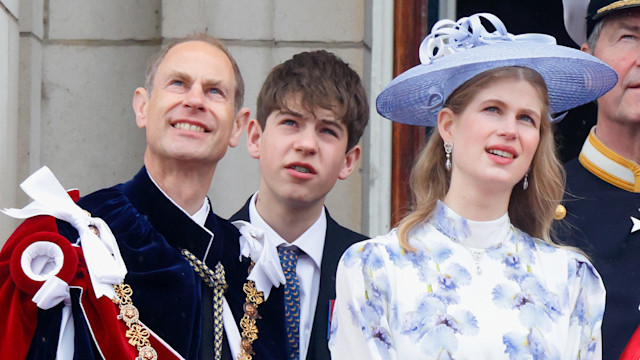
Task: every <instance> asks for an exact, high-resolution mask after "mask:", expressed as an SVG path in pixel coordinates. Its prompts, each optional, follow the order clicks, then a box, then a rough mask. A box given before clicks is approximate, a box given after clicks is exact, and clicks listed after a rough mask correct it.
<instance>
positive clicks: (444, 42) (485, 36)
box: [420, 13, 556, 65]
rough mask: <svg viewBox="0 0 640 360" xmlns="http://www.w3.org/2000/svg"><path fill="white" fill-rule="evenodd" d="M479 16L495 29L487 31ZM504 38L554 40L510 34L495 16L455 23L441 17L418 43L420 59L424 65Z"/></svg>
mask: <svg viewBox="0 0 640 360" xmlns="http://www.w3.org/2000/svg"><path fill="white" fill-rule="evenodd" d="M481 18H484V19H486V20H487V21H489V22H490V23H491V25H492V26H493V27H494V28H495V29H496V30H495V31H493V32H488V31H487V29H486V28H485V27H484V26H483V25H482V22H481ZM504 41H535V42H539V43H548V44H555V43H556V39H555V38H554V37H553V36H551V35H546V34H522V35H513V34H510V33H509V32H507V28H506V27H505V26H504V24H503V23H502V21H501V20H500V19H499V18H498V17H497V16H495V15H493V14H489V13H482V14H475V15H472V16H468V17H463V18H461V19H460V20H458V21H457V22H456V21H453V20H449V19H443V20H440V21H438V22H437V23H435V25H433V28H432V29H431V33H430V34H429V36H427V37H426V38H424V40H423V41H422V43H421V44H420V62H421V63H422V64H425V65H427V64H430V63H431V62H432V61H433V60H435V59H438V58H441V57H443V56H446V55H449V54H453V53H456V52H460V51H464V50H467V49H470V48H473V47H476V46H482V45H488V44H491V43H496V42H504Z"/></svg>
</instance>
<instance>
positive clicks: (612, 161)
mask: <svg viewBox="0 0 640 360" xmlns="http://www.w3.org/2000/svg"><path fill="white" fill-rule="evenodd" d="M595 129H596V127H595V126H594V127H593V128H591V131H590V132H589V136H588V137H587V140H586V141H585V142H584V145H583V146H582V151H581V152H580V156H579V157H578V160H579V161H580V164H582V166H584V167H585V169H587V170H588V171H589V172H591V173H593V174H594V175H595V176H597V177H598V178H600V179H602V180H603V181H606V182H608V183H609V184H611V185H613V186H616V187H619V188H621V189H623V190H626V191H630V192H635V193H638V192H640V167H639V166H638V164H636V163H635V162H633V161H632V160H629V159H627V158H625V157H623V156H621V155H619V154H617V153H616V152H614V151H613V150H611V149H610V148H608V147H607V146H606V145H604V144H603V143H602V142H601V141H600V140H599V139H598V138H597V137H596V133H595Z"/></svg>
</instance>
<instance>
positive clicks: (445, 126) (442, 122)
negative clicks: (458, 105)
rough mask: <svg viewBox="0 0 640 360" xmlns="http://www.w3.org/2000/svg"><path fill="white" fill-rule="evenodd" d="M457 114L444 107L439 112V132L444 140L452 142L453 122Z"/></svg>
mask: <svg viewBox="0 0 640 360" xmlns="http://www.w3.org/2000/svg"><path fill="white" fill-rule="evenodd" d="M455 118H456V114H454V113H453V111H452V110H451V109H449V108H442V110H440V112H439V113H438V132H439V133H440V137H442V140H444V142H451V141H452V139H453V131H452V130H453V123H454V120H455Z"/></svg>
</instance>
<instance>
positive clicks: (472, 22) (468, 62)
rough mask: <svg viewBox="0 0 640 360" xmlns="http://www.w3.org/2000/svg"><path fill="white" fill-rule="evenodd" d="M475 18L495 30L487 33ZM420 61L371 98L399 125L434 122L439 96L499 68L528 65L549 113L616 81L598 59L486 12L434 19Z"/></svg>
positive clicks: (592, 96) (594, 96)
mask: <svg viewBox="0 0 640 360" xmlns="http://www.w3.org/2000/svg"><path fill="white" fill-rule="evenodd" d="M481 18H484V19H486V21H488V22H490V23H491V24H492V25H493V27H494V28H495V31H493V32H491V33H490V32H488V31H487V30H486V29H485V27H484V26H483V25H482V23H481ZM420 62H421V63H422V64H420V65H417V66H415V67H413V68H411V69H409V70H407V71H405V72H404V73H402V74H400V75H398V76H397V77H396V78H395V79H393V80H392V81H391V83H389V85H387V86H386V87H385V89H384V90H383V91H382V93H380V95H379V96H378V98H377V101H376V107H377V110H378V113H380V115H382V116H384V117H386V118H387V119H389V120H393V121H396V122H400V123H403V124H410V125H421V126H435V125H436V124H437V116H438V113H439V112H440V110H441V109H442V106H443V104H444V102H445V100H446V99H447V98H448V97H449V95H451V93H452V92H453V91H454V90H455V89H456V88H458V87H459V86H460V85H462V84H463V83H464V82H466V81H467V80H469V79H471V78H472V77H474V76H476V75H478V74H480V73H482V72H485V71H487V70H490V69H494V68H499V67H504V66H523V67H528V68H531V69H533V70H535V71H537V72H538V73H539V74H540V75H542V77H543V78H544V81H545V83H546V85H547V90H548V92H549V107H550V112H551V113H552V114H558V113H561V112H564V111H567V110H569V109H572V108H574V107H576V106H579V105H582V104H585V103H588V102H590V101H593V100H595V99H597V98H599V97H600V96H602V95H604V94H605V93H606V92H608V91H609V90H611V88H613V86H615V84H616V82H617V81H618V76H617V74H616V72H615V71H614V70H613V69H611V67H609V66H608V65H607V64H605V63H604V62H602V61H601V60H599V59H597V58H595V57H593V56H591V55H589V54H587V53H585V52H582V51H580V50H576V49H572V48H569V47H566V46H560V45H557V44H556V40H555V38H554V37H552V36H549V35H544V34H523V35H517V36H515V35H513V34H509V33H508V32H507V30H506V28H505V26H504V24H503V23H502V21H500V19H498V18H497V17H496V16H494V15H492V14H487V13H483V14H476V15H472V16H469V17H465V18H462V19H460V20H458V21H457V22H454V21H451V20H441V21H439V22H437V23H436V24H435V25H434V26H433V28H432V30H431V34H429V36H427V37H426V38H425V39H424V41H423V42H422V44H421V45H420ZM514 96H518V94H514Z"/></svg>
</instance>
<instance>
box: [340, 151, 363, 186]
mask: <svg viewBox="0 0 640 360" xmlns="http://www.w3.org/2000/svg"><path fill="white" fill-rule="evenodd" d="M361 153H362V149H361V148H360V145H356V146H354V147H352V148H351V150H349V151H347V153H346V155H345V158H344V164H343V165H342V169H340V173H339V174H338V179H340V180H344V179H346V178H348V177H349V175H351V173H352V172H353V170H355V169H356V166H357V165H358V160H360V154H361Z"/></svg>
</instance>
